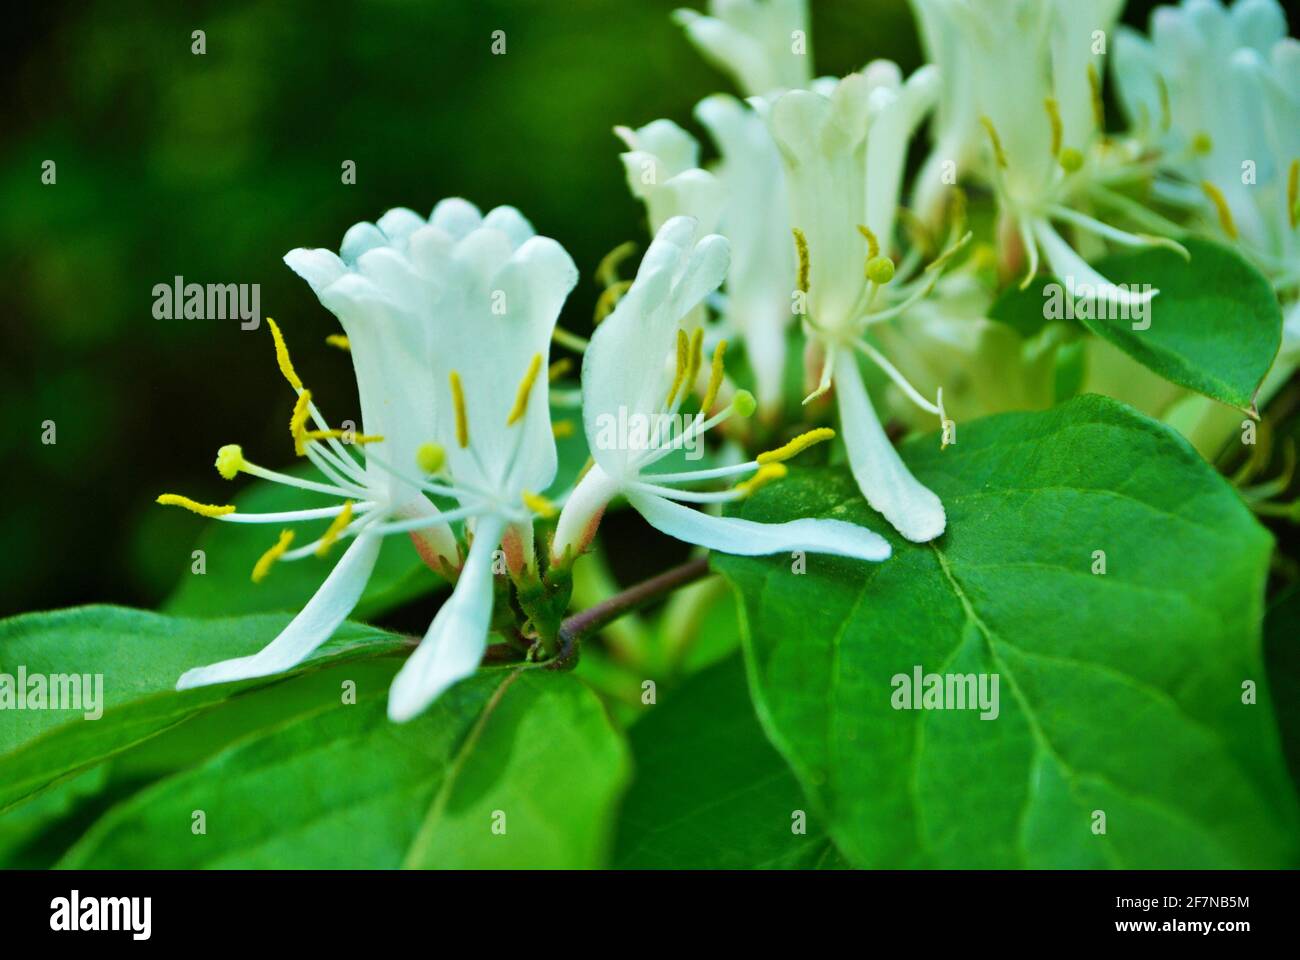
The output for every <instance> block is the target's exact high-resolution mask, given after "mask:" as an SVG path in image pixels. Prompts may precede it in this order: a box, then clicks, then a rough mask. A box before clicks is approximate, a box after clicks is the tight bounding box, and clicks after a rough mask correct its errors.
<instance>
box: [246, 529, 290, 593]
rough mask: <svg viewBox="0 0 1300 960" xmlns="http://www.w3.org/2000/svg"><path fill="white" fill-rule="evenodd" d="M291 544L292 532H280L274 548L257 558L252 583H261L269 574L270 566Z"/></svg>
mask: <svg viewBox="0 0 1300 960" xmlns="http://www.w3.org/2000/svg"><path fill="white" fill-rule="evenodd" d="M291 543H293V531H292V530H281V531H280V539H279V540H277V541H276V542H275V546H273V547H272V548H271V549H270V550H268V551H266V553H264V554H262V555H261V556H260V557H258V558H257V563H255V564H253V582H254V583H261V582H262V581H263V580H265V579H266V575H267V574H268V573H270V572H271V564H273V563H275V561H277V560H279V559H280V558H281V557H282V556H284V552H285V551H286V550H288V549H289V544H291Z"/></svg>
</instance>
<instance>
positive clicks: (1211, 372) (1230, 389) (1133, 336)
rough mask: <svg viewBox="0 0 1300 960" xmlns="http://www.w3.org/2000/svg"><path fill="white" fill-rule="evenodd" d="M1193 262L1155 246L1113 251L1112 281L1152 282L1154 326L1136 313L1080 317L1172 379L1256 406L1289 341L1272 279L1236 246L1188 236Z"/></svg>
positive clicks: (1106, 264) (1106, 268) (1105, 267)
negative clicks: (1284, 339)
mask: <svg viewBox="0 0 1300 960" xmlns="http://www.w3.org/2000/svg"><path fill="white" fill-rule="evenodd" d="M1184 246H1186V247H1187V250H1188V252H1189V253H1191V255H1192V258H1191V261H1190V262H1189V261H1187V260H1184V259H1183V258H1182V257H1181V256H1179V255H1178V254H1177V253H1175V252H1173V251H1171V250H1166V249H1161V248H1149V249H1143V250H1135V251H1128V252H1125V253H1121V254H1116V255H1114V256H1111V257H1108V258H1106V259H1105V260H1103V261H1102V262H1100V263H1098V264H1097V270H1098V271H1099V272H1100V273H1101V274H1102V275H1103V276H1105V277H1106V278H1107V279H1108V280H1110V281H1111V282H1112V283H1123V284H1129V285H1134V286H1140V285H1141V284H1150V285H1151V286H1152V287H1154V288H1155V289H1157V290H1159V291H1160V293H1159V295H1158V296H1157V297H1155V299H1154V300H1152V301H1151V304H1150V314H1149V316H1148V318H1147V319H1148V320H1149V321H1150V327H1149V328H1147V329H1136V330H1135V329H1134V324H1135V323H1138V324H1139V325H1141V324H1140V323H1139V321H1137V320H1136V319H1134V318H1132V317H1129V318H1112V319H1095V318H1094V319H1088V318H1082V317H1081V318H1080V319H1081V320H1082V321H1083V323H1084V324H1085V325H1086V326H1087V327H1088V328H1089V329H1090V330H1092V331H1093V332H1094V333H1096V334H1097V335H1098V336H1101V337H1103V338H1105V339H1106V340H1109V341H1110V342H1111V343H1113V344H1115V346H1117V347H1119V348H1120V349H1121V350H1123V351H1124V352H1125V353H1127V354H1129V355H1130V356H1132V357H1133V358H1134V359H1135V360H1137V361H1139V362H1140V363H1142V364H1144V365H1146V366H1147V367H1149V368H1150V369H1152V370H1154V371H1155V372H1156V373H1158V374H1159V375H1160V376H1162V377H1164V378H1165V379H1166V380H1170V381H1172V382H1174V383H1177V384H1179V385H1181V386H1184V387H1188V388H1189V389H1191V390H1195V391H1197V392H1198V393H1203V394H1205V395H1206V396H1207V397H1211V398H1212V399H1215V400H1219V401H1222V402H1223V403H1226V404H1229V405H1231V406H1234V407H1239V408H1242V409H1247V408H1249V407H1250V406H1251V405H1252V404H1253V403H1254V400H1255V391H1256V390H1257V389H1258V388H1259V384H1260V381H1262V380H1263V379H1264V375H1265V374H1266V373H1268V369H1269V367H1271V366H1272V365H1273V359H1274V357H1276V356H1277V351H1278V347H1279V346H1280V345H1281V342H1282V313H1281V308H1280V307H1279V306H1278V301H1277V295H1276V294H1275V293H1274V292H1273V288H1272V286H1271V285H1270V284H1269V282H1268V281H1267V280H1266V279H1265V278H1264V277H1263V275H1262V274H1260V272H1259V271H1258V270H1256V269H1255V268H1254V267H1253V266H1251V265H1250V264H1249V263H1248V262H1247V261H1246V260H1245V259H1244V258H1242V257H1241V255H1240V254H1238V253H1237V252H1236V251H1234V250H1231V249H1229V248H1227V247H1224V246H1220V245H1219V244H1216V243H1212V242H1210V241H1208V240H1201V239H1198V238H1195V237H1190V238H1187V239H1186V240H1185V241H1184Z"/></svg>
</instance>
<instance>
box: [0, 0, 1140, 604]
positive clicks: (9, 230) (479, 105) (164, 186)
mask: <svg viewBox="0 0 1300 960" xmlns="http://www.w3.org/2000/svg"><path fill="white" fill-rule="evenodd" d="M679 5H681V4H680V3H677V2H673V0H620V2H613V0H512V2H504V0H475V2H469V0H461V2H445V0H433V2H419V3H417V2H399V0H377V2H365V3H341V2H322V0H310V2H308V0H276V2H274V3H269V2H265V0H264V2H259V3H254V2H246V3H238V2H227V3H188V4H172V3H167V4H164V3H160V2H153V3H144V2H137V0H113V2H100V3H89V4H74V3H57V2H56V3H49V2H44V3H40V4H26V5H23V6H22V7H17V6H15V7H11V8H10V9H9V10H8V11H7V14H6V16H7V17H8V18H9V24H8V27H7V30H6V31H5V32H4V33H3V35H0V45H3V47H4V50H3V57H0V71H2V72H3V85H2V89H3V99H2V100H0V124H3V126H4V128H5V129H4V131H3V133H0V263H3V277H4V282H3V283H2V284H0V410H2V411H3V417H2V418H0V462H2V463H3V470H2V471H0V503H3V513H2V515H0V615H7V614H11V613H15V612H18V611H22V610H31V609H44V608H50V607H56V606H63V605H68V604H76V603H86V602H91V601H111V602H118V603H128V604H133V605H141V606H149V605H152V604H155V603H157V602H158V601H159V600H160V599H161V598H162V597H163V596H165V595H166V593H167V592H168V591H169V590H170V588H171V586H172V584H173V583H174V582H175V581H176V579H177V578H178V577H180V576H181V575H182V574H183V573H184V572H186V571H187V570H188V566H189V563H190V554H189V551H190V549H191V546H192V544H193V542H194V540H195V538H196V537H197V535H198V533H199V530H200V528H201V526H202V524H203V523H204V522H205V521H203V520H202V519H200V518H198V517H195V516H192V515H190V514H187V513H184V512H182V511H178V510H172V509H163V508H161V507H156V506H154V504H153V498H154V496H155V495H156V494H158V493H159V492H162V491H164V490H176V491H183V492H185V493H187V494H189V495H192V496H195V497H196V498H199V499H207V500H214V501H218V502H224V501H225V500H227V499H228V498H229V496H230V494H231V487H230V486H229V485H227V484H225V482H224V481H222V480H221V479H220V478H219V477H218V476H217V474H216V472H215V470H213V468H212V460H213V456H214V454H215V452H216V449H217V447H219V446H220V445H221V444H223V443H230V442H239V443H242V444H243V445H244V446H245V447H246V448H247V449H248V450H249V452H250V456H255V457H256V458H257V459H260V460H263V461H264V462H266V463H267V465H268V466H272V467H279V466H283V465H285V464H286V463H287V462H288V461H289V459H291V458H290V456H289V453H290V451H289V449H288V443H287V438H286V436H285V434H286V424H287V422H288V416H289V411H290V408H291V405H292V395H291V393H290V392H289V391H288V390H287V389H286V388H285V387H284V384H283V383H282V381H281V380H280V377H279V374H278V372H277V371H276V368H275V364H274V361H273V356H272V350H271V344H270V337H269V334H268V333H267V331H266V329H265V324H263V326H262V328H260V329H258V330H255V331H241V330H240V329H239V324H238V321H235V320H226V321H220V320H207V321H186V320H170V321H168V320H156V319H154V317H153V315H152V307H153V293H152V291H153V287H154V285H155V284H157V283H170V282H171V279H172V278H173V277H174V276H176V275H177V274H179V275H182V276H183V277H185V279H186V281H187V282H197V283H250V284H251V283H257V284H260V285H261V297H262V302H261V312H262V315H263V316H267V315H269V316H272V317H274V318H276V319H277V320H278V321H280V323H281V325H282V326H283V327H284V328H285V330H286V333H287V335H288V337H289V340H290V344H291V346H292V347H293V348H294V358H295V362H296V363H297V365H298V367H299V368H300V370H301V371H302V373H303V376H304V379H305V380H307V381H308V382H309V383H311V384H312V386H313V388H314V389H315V390H316V392H317V393H318V394H319V395H322V396H325V397H328V398H330V399H329V401H328V406H329V408H330V409H331V410H336V411H338V413H337V414H336V417H335V418H336V419H338V418H341V417H342V416H345V415H346V412H347V410H349V409H353V408H354V407H353V405H354V403H355V401H354V392H353V391H354V388H353V386H352V382H351V373H350V365H349V362H348V360H347V358H346V357H345V356H344V355H343V354H341V353H338V352H336V351H333V350H332V349H330V348H328V347H326V346H324V345H323V343H322V341H323V338H324V337H325V336H326V334H328V333H332V332H335V331H336V322H335V321H334V319H333V317H331V316H330V315H329V314H328V313H327V312H326V311H325V310H324V309H323V308H322V307H320V305H319V304H318V303H317V301H316V299H315V297H314V296H313V295H312V293H311V291H310V290H309V289H308V287H307V285H306V284H305V283H304V282H303V281H301V280H300V279H299V278H298V277H296V276H295V275H294V274H292V273H291V272H290V271H289V270H288V268H287V267H285V266H284V265H283V264H282V263H281V259H280V258H281V257H282V256H283V255H284V254H285V253H286V252H287V251H288V250H290V249H292V248H293V247H297V246H308V247H315V246H321V247H330V248H335V249H337V246H338V243H339V241H340V239H341V238H342V235H343V232H344V230H346V228H347V227H348V226H350V225H351V224H353V223H355V222H357V221H360V220H374V219H376V218H377V217H378V216H379V215H380V214H381V213H382V212H383V211H385V210H387V209H388V208H390V207H393V206H410V207H412V208H414V209H416V210H417V211H419V212H421V213H422V214H426V215H427V213H428V212H429V210H430V209H431V208H432V207H433V205H434V203H435V202H437V201H438V200H439V199H441V198H443V197H447V196H464V197H467V198H468V199H470V200H472V201H474V202H475V203H477V204H478V205H479V206H480V207H482V208H483V209H485V210H486V209H489V208H491V207H493V206H496V205H498V204H503V203H508V204H513V205H515V206H517V207H519V208H520V209H521V210H522V211H523V212H524V214H525V216H527V217H528V218H529V219H530V220H531V221H532V222H533V224H534V226H535V227H536V228H537V230H538V231H539V232H540V233H543V234H547V235H549V236H553V237H555V238H556V239H558V240H559V241H560V242H561V243H563V244H564V245H565V247H566V248H567V249H568V250H569V252H570V253H571V254H572V256H573V258H574V260H575V261H576V262H577V264H578V266H579V269H580V270H581V271H582V273H583V280H582V282H581V283H580V285H579V287H578V289H577V290H575V292H574V294H573V295H572V296H571V298H570V300H569V303H568V305H567V306H566V308H565V313H564V316H563V317H562V318H561V323H563V324H564V325H565V326H568V327H569V328H571V329H574V330H577V331H584V330H586V329H587V328H588V327H589V325H590V321H589V318H590V315H591V310H592V306H593V304H594V301H595V297H596V294H597V292H598V291H597V288H596V286H595V284H594V282H593V281H592V279H591V273H592V270H593V269H594V267H595V264H596V263H597V261H598V260H599V259H600V257H601V256H602V255H603V254H604V253H606V252H607V251H608V250H610V249H611V248H612V247H614V246H616V245H617V244H619V243H621V242H623V241H624V240H628V239H636V240H638V241H641V242H642V243H644V240H645V231H644V218H643V215H642V212H641V208H640V206H639V204H637V203H636V202H634V201H633V200H632V199H631V198H630V197H629V195H628V192H627V189H626V187H625V185H624V180H623V173H622V167H621V164H620V162H619V160H618V153H619V150H620V146H619V143H618V142H617V141H616V139H615V138H614V136H613V135H612V133H611V128H612V127H613V126H614V125H615V124H619V123H625V124H628V125H633V126H637V125H640V124H643V123H646V122H648V121H650V120H653V119H655V118H657V117H669V118H671V119H673V120H676V121H677V122H678V123H681V124H683V125H684V126H686V127H687V128H688V129H691V130H693V131H694V132H696V133H697V134H699V133H700V131H699V130H698V129H697V128H696V127H695V125H694V123H693V122H692V120H691V108H692V106H693V105H694V103H695V102H696V101H697V100H699V99H700V98H701V97H703V96H705V95H707V94H709V93H711V92H714V91H716V90H729V89H730V85H729V84H728V83H727V81H726V80H725V79H724V78H723V77H722V75H721V74H719V73H718V72H716V71H715V70H713V69H712V68H710V67H709V66H707V65H706V64H705V63H704V62H703V61H702V60H701V58H700V57H699V56H698V55H697V54H696V53H695V51H694V50H693V49H692V48H691V47H690V46H689V44H688V43H687V42H686V40H685V38H684V36H683V35H682V32H681V30H680V29H679V28H678V27H677V26H675V25H674V24H672V23H671V22H670V20H669V17H668V14H669V12H670V11H671V10H672V9H673V8H674V7H676V6H679ZM812 6H813V22H812V47H813V54H814V60H815V64H816V71H817V73H818V74H830V73H834V74H843V73H846V72H848V71H850V70H852V69H855V68H857V67H859V66H861V65H862V64H863V63H865V62H866V61H868V60H870V59H872V58H874V57H879V56H889V57H892V58H893V59H896V60H898V61H899V62H900V63H901V64H902V65H903V66H904V68H905V69H909V70H910V69H911V68H913V67H914V66H916V65H917V64H918V62H919V48H918V45H917V39H916V35H915V31H914V28H913V24H912V19H911V15H910V12H909V11H908V9H907V6H906V4H905V2H904V0H821V2H819V0H813V4H812ZM1151 6H1152V4H1151V3H1148V2H1131V3H1130V4H1129V7H1128V11H1127V14H1126V17H1125V19H1126V20H1128V21H1129V22H1131V23H1135V24H1139V25H1143V26H1145V24H1146V21H1147V12H1148V11H1149V9H1150V7H1151ZM196 29H202V30H204V31H205V32H206V36H207V53H206V55H204V56H195V55H193V54H192V53H191V52H190V46H191V42H192V41H191V32H192V31H193V30H196ZM498 29H500V30H504V31H505V32H506V37H507V53H506V55H504V56H494V55H492V53H491V51H490V44H491V34H492V31H494V30H498ZM47 159H48V160H54V161H55V162H56V164H57V174H58V182H57V184H56V185H53V186H46V185H42V184H41V180H40V175H41V164H42V162H43V161H45V160H47ZM344 160H353V161H355V162H356V167H357V182H356V184H355V185H353V186H348V185H344V184H342V183H341V181H340V174H341V164H342V163H343V161H344ZM46 420H53V421H55V423H56V425H57V438H58V442H57V444H55V445H44V444H42V443H41V432H42V427H41V424H42V423H43V422H44V421H46ZM276 453H279V454H282V455H283V456H277V455H276Z"/></svg>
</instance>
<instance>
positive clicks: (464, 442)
mask: <svg viewBox="0 0 1300 960" xmlns="http://www.w3.org/2000/svg"><path fill="white" fill-rule="evenodd" d="M449 379H450V380H451V403H452V406H453V407H454V408H455V410H456V442H457V443H458V444H460V448H461V449H462V450H464V449H465V448H466V447H468V446H469V416H468V415H467V414H466V412H465V391H464V390H463V389H461V385H460V374H459V373H457V372H456V371H455V370H453V371H452V372H451V376H450V378H449Z"/></svg>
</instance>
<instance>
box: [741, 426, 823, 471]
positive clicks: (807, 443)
mask: <svg viewBox="0 0 1300 960" xmlns="http://www.w3.org/2000/svg"><path fill="white" fill-rule="evenodd" d="M833 436H835V431H834V430H832V429H831V428H830V427H818V428H817V429H816V430H809V431H808V432H807V433H801V434H799V436H797V437H795V438H794V439H793V440H791V441H790V442H789V443H787V444H786V445H785V446H783V447H777V448H776V449H775V450H768V451H766V452H765V453H760V454H759V455H758V456H757V457H756V458H755V459H756V460H757V461H758V462H759V463H760V464H764V463H781V462H782V461H785V460H789V459H790V458H791V457H797V456H798V455H799V454H801V453H803V452H804V451H805V450H807V449H808V448H809V447H811V446H813V445H815V444H818V443H821V442H822V441H824V440H829V439H831V437H833Z"/></svg>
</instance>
